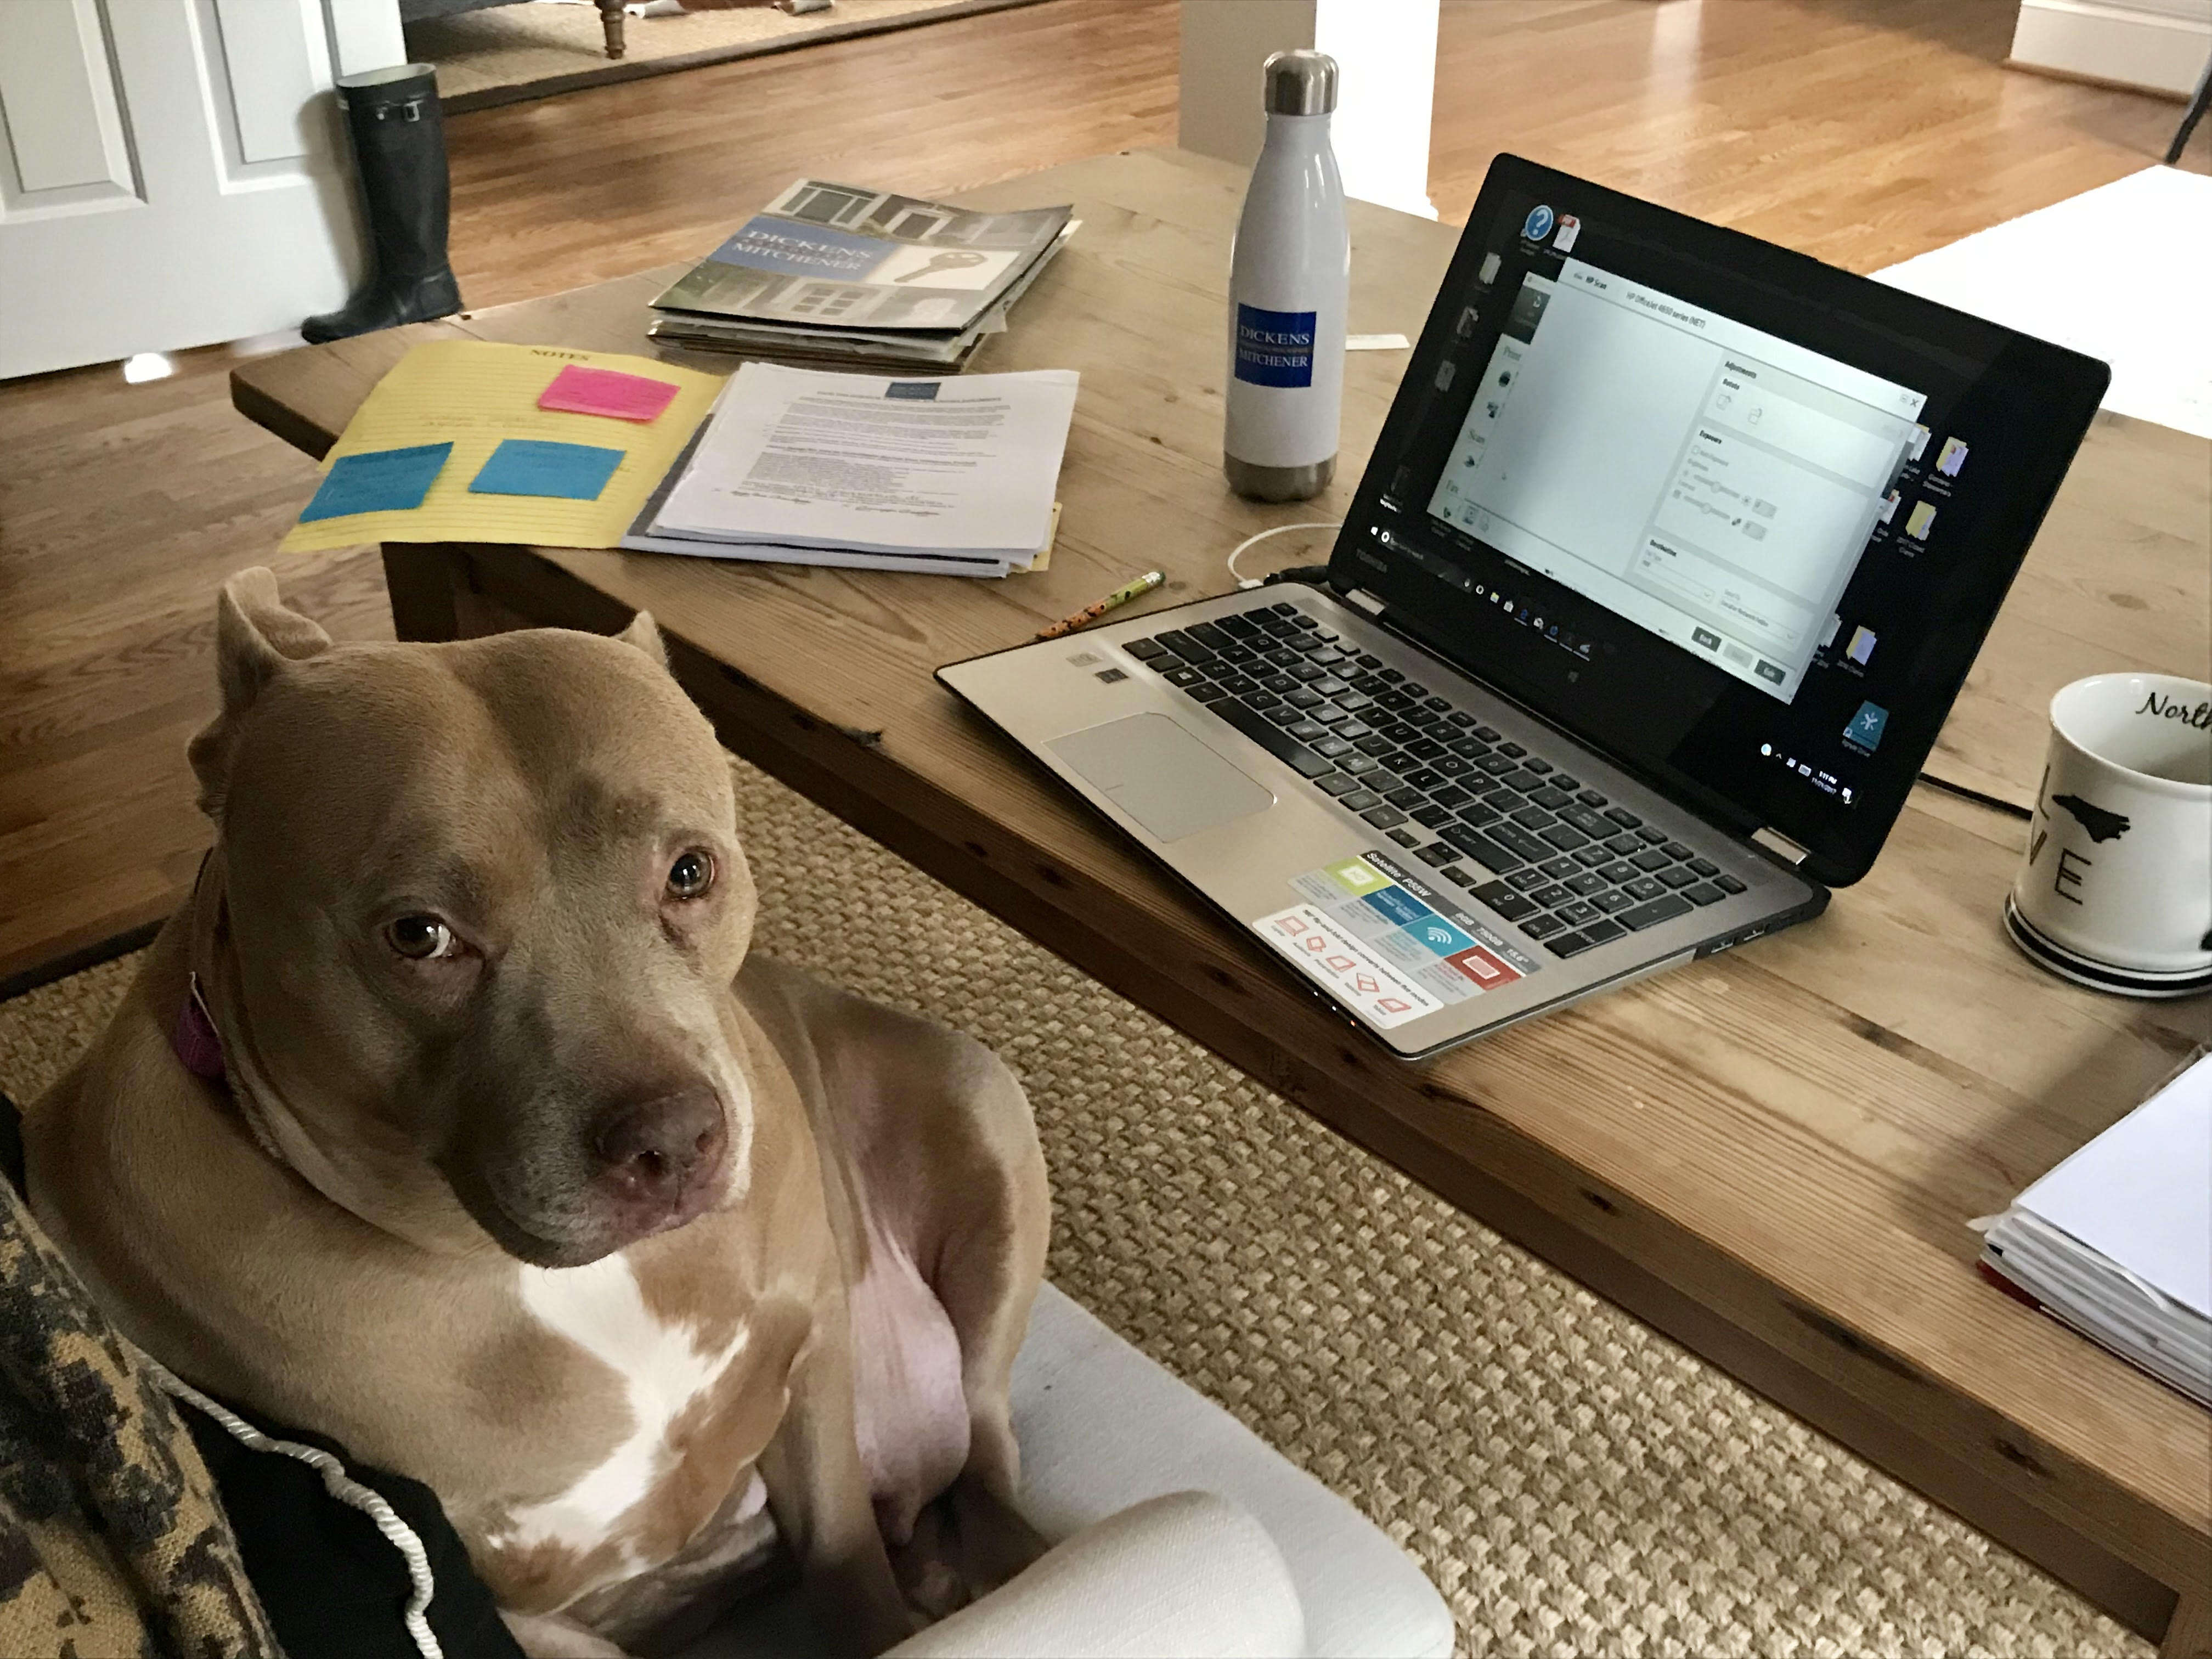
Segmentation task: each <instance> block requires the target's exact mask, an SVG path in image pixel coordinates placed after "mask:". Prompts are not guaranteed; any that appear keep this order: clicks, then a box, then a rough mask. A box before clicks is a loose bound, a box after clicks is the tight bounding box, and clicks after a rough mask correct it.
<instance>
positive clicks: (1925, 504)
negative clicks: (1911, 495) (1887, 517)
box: [1905, 501, 1936, 542]
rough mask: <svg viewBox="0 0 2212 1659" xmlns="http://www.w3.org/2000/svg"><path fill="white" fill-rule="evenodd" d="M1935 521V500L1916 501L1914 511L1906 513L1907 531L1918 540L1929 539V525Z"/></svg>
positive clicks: (1907, 533)
mask: <svg viewBox="0 0 2212 1659" xmlns="http://www.w3.org/2000/svg"><path fill="white" fill-rule="evenodd" d="M1935 522H1936V504H1935V503H1934V502H1933V501H1915V502H1913V504H1912V511H1911V513H1907V514H1906V515H1905V534H1906V535H1908V536H1910V537H1911V538H1912V539H1913V540H1915V541H1917V542H1924V541H1926V540H1927V539H1928V532H1929V526H1932V525H1934V524H1935Z"/></svg>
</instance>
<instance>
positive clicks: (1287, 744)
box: [1121, 603, 1744, 957]
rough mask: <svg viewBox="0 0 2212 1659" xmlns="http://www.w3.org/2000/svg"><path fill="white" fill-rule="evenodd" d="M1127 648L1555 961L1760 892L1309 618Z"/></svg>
mask: <svg viewBox="0 0 2212 1659" xmlns="http://www.w3.org/2000/svg"><path fill="white" fill-rule="evenodd" d="M1121 648H1122V649H1123V650H1124V651H1126V652H1127V653H1129V654H1130V655H1131V656H1133V657H1134V658H1136V659H1138V660H1139V661H1140V662H1142V663H1143V664H1144V665H1146V667H1148V668H1150V669H1152V671H1154V672H1155V673H1157V674H1158V675H1159V676H1160V677H1161V678H1164V679H1165V680H1166V681H1167V683H1168V684H1170V685H1173V686H1176V687H1177V688H1179V689H1180V690H1182V692H1183V694H1184V695H1185V696H1188V697H1190V698H1192V699H1194V701H1196V702H1199V703H1200V704H1203V705H1204V706H1205V708H1206V709H1207V711H1208V712H1210V713H1212V714H1214V715H1216V716H1218V718H1219V719H1221V720H1224V721H1225V722H1227V723H1228V724H1229V725H1231V726H1234V727H1235V728H1236V729H1237V731H1239V732H1243V734H1244V735H1245V736H1246V737H1248V738H1251V739H1252V741H1253V742H1255V743H1256V744H1259V745H1260V746H1261V748H1262V749H1265V750H1267V752H1268V753H1269V754H1271V755H1273V756H1274V757H1276V758H1277V759H1278V760H1280V761H1282V762H1284V763H1285V764H1286V765H1288V766H1290V767H1291V769H1293V770H1295V771H1296V772H1297V774H1298V775H1299V776H1301V777H1302V778H1304V780H1305V781H1306V782H1307V783H1308V784H1309V785H1310V787H1312V788H1314V789H1316V790H1317V791H1318V792H1320V793H1322V794H1323V795H1326V796H1328V797H1330V798H1331V799H1334V801H1335V802H1336V804H1337V805H1340V806H1342V807H1344V808H1346V810H1347V811H1352V812H1356V813H1358V815H1359V816H1360V817H1362V818H1364V820H1366V822H1368V823H1370V824H1372V825H1374V826H1375V828H1376V829H1379V830H1381V831H1383V833H1384V834H1385V835H1387V836H1389V838H1390V839H1391V840H1392V841H1393V842H1396V843H1397V844H1398V845H1399V846H1401V847H1402V848H1406V849H1407V852H1409V853H1410V854H1412V855H1413V857H1414V858H1416V859H1419V860H1421V861H1422V862H1423V863H1424V864H1425V865H1428V866H1431V868H1433V869H1435V870H1437V872H1439V873H1440V874H1442V875H1443V876H1444V877H1445V878H1448V879H1449V880H1451V881H1453V882H1455V883H1456V884H1459V885H1460V886H1461V887H1462V888H1465V889H1466V890H1468V892H1470V893H1472V894H1473V895H1474V896H1475V897H1476V898H1477V899H1479V900H1480V901H1481V902H1483V903H1484V904H1485V905H1486V906H1487V907H1488V908H1490V909H1491V910H1492V912H1494V913H1495V914H1496V915H1498V916H1500V917H1502V918H1503V919H1504V921H1508V922H1510V923H1511V924H1512V925H1513V926H1514V927H1516V928H1518V929H1519V930H1520V932H1521V933H1522V934H1524V935H1525V936H1527V937H1528V939H1533V940H1534V941H1535V942H1536V943H1537V944H1539V945H1541V946H1542V947H1543V948H1544V949H1545V950H1546V951H1549V952H1550V953H1551V954H1552V955H1553V956H1556V957H1572V956H1577V955H1579V954H1580V953H1581V952H1583V951H1587V950H1589V949H1591V948H1592V947H1593V946H1595V945H1603V944H1605V943H1606V942H1607V941H1608V940H1610V939H1620V938H1621V937H1623V936H1624V935H1626V934H1627V933H1636V932H1640V931H1642V930H1643V929H1644V928H1647V927H1657V926H1658V925H1659V924H1660V923H1661V922H1663V921H1673V920H1674V918H1675V917H1677V916H1684V915H1689V914H1690V913H1691V912H1692V911H1693V910H1695V909H1698V908H1700V907H1702V906H1705V905H1708V904H1717V903H1719V902H1721V901H1722V900H1723V899H1724V898H1727V897H1728V896H1730V895H1731V894H1735V893H1741V892H1742V891H1743V890H1744V884H1743V883H1742V882H1741V881H1739V880H1737V879H1736V878H1735V877H1734V876H1731V875H1729V874H1727V873H1726V872H1723V870H1722V869H1721V868H1720V866H1718V865H1717V864H1715V863H1714V862H1713V861H1712V860H1710V859H1707V858H1705V857H1703V856H1702V855H1700V854H1699V852H1698V851H1697V850H1696V849H1695V848H1692V847H1691V846H1689V845H1688V844H1687V843H1686V842H1680V841H1676V840H1674V839H1672V838H1671V837H1670V836H1668V834H1667V833H1666V832H1665V831H1664V830H1662V829H1655V828H1653V827H1652V826H1651V825H1650V824H1648V823H1645V822H1644V820H1643V819H1642V818H1641V817H1638V816H1637V814H1635V813H1634V812H1632V811H1629V810H1628V809H1627V808H1626V807H1625V806H1620V805H1615V804H1614V803H1613V802H1612V801H1610V800H1608V799H1607V798H1606V796H1605V794H1604V793H1602V792H1601V791H1600V790H1596V789H1591V788H1586V787H1584V786H1583V782H1582V781H1581V780H1580V779H1578V778H1577V777H1575V776H1574V775H1572V774H1571V773H1570V772H1569V771H1568V770H1567V769H1565V768H1564V767H1562V766H1560V765H1559V764H1557V763H1555V762H1553V761H1551V760H1548V759H1547V758H1546V757H1543V756H1541V755H1539V754H1536V753H1534V752H1533V751H1532V750H1529V749H1528V747H1527V746H1526V745H1525V744H1519V743H1516V742H1513V741H1510V739H1508V738H1506V737H1505V736H1504V734H1503V733H1502V732H1498V730H1497V728H1496V727H1494V726H1487V725H1486V724H1484V723H1483V722H1482V721H1481V720H1479V719H1477V718H1476V717H1475V716H1474V715H1473V714H1469V713H1468V712H1467V711H1466V710H1464V709H1461V708H1455V707H1453V705H1452V702H1451V700H1450V699H1449V698H1448V697H1444V696H1438V695H1437V694H1436V693H1435V692H1432V691H1431V690H1429V688H1428V687H1426V686H1425V685H1422V684H1419V683H1418V682H1416V681H1413V680H1411V679H1408V678H1407V677H1406V676H1405V675H1404V674H1403V673H1401V672H1400V671H1398V670H1397V669H1395V668H1390V667H1386V666H1385V665H1384V664H1383V659H1381V658H1379V657H1376V656H1373V655H1370V654H1368V653H1363V652H1361V651H1360V650H1359V649H1358V647H1357V646H1355V645H1352V644H1347V643H1346V641H1344V640H1343V639H1342V638H1341V637H1340V636H1339V635H1335V634H1334V633H1331V632H1330V631H1329V630H1328V629H1326V628H1324V627H1322V625H1321V623H1319V622H1317V621H1316V620H1315V618H1313V617H1310V616H1308V615H1307V614H1306V613H1305V612H1304V611H1301V610H1299V609H1298V607H1297V606H1296V605H1291V604H1288V603H1282V604H1277V605H1267V606H1263V607H1261V608H1258V609H1255V610H1251V611H1239V612H1237V613H1236V614H1235V615H1232V616H1227V617H1215V618H1214V619H1213V620H1212V622H1202V623H1191V624H1190V625H1189V626H1188V627H1186V628H1176V629H1168V630H1166V631H1165V632H1164V633H1160V634H1156V635H1152V637H1150V638H1148V639H1138V640H1126V641H1122V642H1121ZM1471 865H1474V866H1482V867H1481V868H1480V869H1478V868H1473V867H1470V866H1471Z"/></svg>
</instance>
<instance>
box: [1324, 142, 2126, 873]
mask: <svg viewBox="0 0 2212 1659" xmlns="http://www.w3.org/2000/svg"><path fill="white" fill-rule="evenodd" d="M2102 386H2103V368H2102V366H2101V365H2099V364H2094V363H2093V362H2090V361H2089V360H2087V359H2085V358H2081V357H2078V356H2075V355H2074V354H2071V353H2067V352H2063V351H2061V350H2059V349H2057V348H2056V347H2050V346H2045V345H2042V344H2041V343H2038V342H2033V341H2029V340H2027V339H2025V338H2024V337H2020V336H2016V335H2014V334H2011V333H2010V332H2008V331H2005V330H2002V329H2000V328H1997V327H1996V326H1995V325H1990V324H1987V323H1984V322H1981V321H1979V320H1978V319H1972V318H1968V317H1964V316H1961V315H1960V314H1959V313H1954V312H1951V311H1948V310H1946V309H1944V308H1943V307H1937V306H1935V305H1932V304H1930V303H1929V302H1927V301H1921V300H1918V299H1917V298H1914V297H1912V296H1910V295H1904V294H1902V293H1899V292H1897V291H1894V290H1892V289H1886V288H1883V287H1881V285H1879V284H1876V283H1871V282H1869V281H1866V280H1865V279H1863V278H1859V277H1854V276H1848V275H1846V274H1844V273H1843V272H1841V271H1838V270H1832V269H1831V268H1829V267H1826V266H1824V265H1821V264H1817V263H1816V262H1814V261H1813V260H1810V259H1807V258H1802V257H1801V256H1798V255H1795V254H1790V253H1787V252H1784V251H1783V250H1781V249H1778V248H1775V247H1772V246H1769V245H1767V244H1765V243H1761V242H1758V241H1755V240H1753V239H1751V238H1748V237H1745V236H1741V235H1739V234H1735V233H1733V232H1729V231H1723V230H1720V229H1718V228H1715V227H1711V226H1708V225H1704V224H1700V223H1699V222H1696V221H1694V220H1690V219H1686V218H1684V217H1682V216H1679V215H1675V214H1672V213H1668V212H1667V211H1665V210H1661V209H1658V208H1656V207H1652V206H1650V204H1644V203H1639V202H1636V201H1633V200H1632V199H1631V198H1629V197H1622V196H1619V195H1617V194H1615V193H1613V192H1612V191H1604V190H1601V189H1600V188H1599V187H1597V186H1595V185H1589V184H1587V183H1584V182H1583V181H1581V180H1578V179H1571V178H1570V177H1568V176H1567V175H1565V174H1561V173H1552V172H1549V171H1547V170H1546V169H1542V168H1538V167H1533V166H1531V165H1530V164H1528V163H1527V162H1523V161H1518V160H1516V158H1512V157H1501V158H1500V159H1499V161H1498V163H1497V164H1496V166H1495V167H1493V168H1492V173H1491V175H1490V179H1489V181H1488V182H1487V184H1486V186H1485V188H1484V191H1483V193H1482V197H1481V198H1480V201H1479V202H1478V203H1477V204H1476V207H1475V211H1474V216H1472V217H1471V218H1470V220H1469V222H1468V229H1467V232H1466V234H1465V236H1464V238H1463V239H1462V243H1461V246H1460V249H1459V252H1458V254H1457V256H1456V257H1455V260H1454V262H1453V267H1452V270H1451V272H1450V274H1449V276H1448V277H1447V278H1446V281H1445V284H1444V288H1443V292H1442V294H1441V295H1439V298H1438V301H1437V306H1436V308H1435V310H1434V311H1433V312H1432V313H1431V317H1430V320H1429V325H1428V327H1427V329H1426V331H1425V333H1424V335H1423V337H1422V340H1421V343H1420V346H1419V349H1418V350H1417V351H1416V353H1415V356H1414V358H1413V362H1412V364H1411V365H1410V366H1409V368H1408V370H1407V378H1406V380H1405V381H1404V383H1403V384H1402V385H1401V387H1400V390H1399V393H1398V397H1397V399H1396V402H1395V404H1394V406H1393V408H1392V410H1391V414H1390V417H1389V422H1387V423H1386V425H1385V428H1384V431H1383V437H1382V439H1381V441H1379V442H1378V444H1377V446H1376V452H1375V458H1374V461H1373V463H1372V464H1371V465H1370V467H1369V469H1368V472H1367V477H1366V478H1365V479H1364V481H1363V483H1362V484H1361V487H1360V491H1359V495H1358V500H1357V501H1356V502H1355V505H1354V508H1353V513H1352V517H1351V518H1350V520H1348V521H1347V525H1346V535H1345V536H1344V538H1342V540H1341V541H1340V544H1339V548H1338V553H1337V559H1336V563H1335V566H1334V568H1333V570H1332V575H1333V577H1334V578H1335V579H1336V580H1339V581H1340V582H1341V583H1342V584H1343V585H1345V586H1358V587H1364V588H1365V589H1367V590H1368V591H1370V592H1372V593H1374V594H1376V596H1377V597H1379V598H1382V599H1385V600H1387V601H1388V602H1389V604H1390V605H1391V613H1390V614H1391V618H1392V620H1393V621H1394V622H1399V623H1401V624H1404V625H1407V627H1409V629H1411V630H1412V631H1414V632H1416V633H1419V634H1420V635H1424V636H1425V637H1426V638H1427V639H1428V640H1429V641H1430V642H1431V644H1433V645H1435V646H1436V647H1437V648H1438V649H1439V650H1440V651H1442V652H1443V654H1446V655H1448V656H1450V657H1452V658H1454V659H1457V660H1459V661H1461V662H1462V664H1464V665H1466V666H1468V668H1469V669H1471V670H1472V671H1474V672H1475V673H1476V674H1477V675H1479V676H1480V678H1484V679H1486V680H1487V681H1489V682H1491V683H1492V684H1496V685H1498V686H1499V688H1500V689H1502V690H1506V691H1507V692H1509V693H1510V694H1511V695H1514V696H1516V697H1518V698H1520V700H1522V702H1527V703H1528V705H1529V706H1530V707H1532V708H1534V709H1535V710H1536V711H1537V712H1538V713H1540V714H1544V715H1545V716H1547V718H1550V719H1552V720H1555V721H1556V722H1557V723H1559V724H1560V725H1562V726H1565V727H1567V728H1568V729H1569V730H1571V731H1574V732H1577V733H1578V734H1580V735H1583V736H1586V737H1587V738H1589V739H1590V740H1591V741H1593V742H1594V743H1596V744H1598V745H1599V746H1600V747H1601V748H1603V749H1605V750H1607V751H1608V752H1609V753H1612V754H1613V755H1614V756H1615V757H1616V758H1620V759H1622V760H1624V761H1626V762H1627V763H1630V764H1631V765H1632V766H1635V767H1637V768H1638V769H1640V770H1644V771H1645V772H1646V773H1647V774H1648V775H1651V776H1652V777H1653V778H1654V781H1658V782H1660V783H1661V784H1662V786H1673V789H1674V793H1681V794H1685V795H1686V796H1687V797H1689V798H1690V799H1691V802H1692V805H1699V806H1701V807H1702V808H1704V809H1705V810H1707V811H1709V812H1711V814H1713V815H1714V816H1716V817H1720V818H1722V819H1723V821H1727V822H1729V823H1730V824H1731V827H1735V828H1737V829H1749V828H1752V827H1755V826H1757V825H1760V824H1765V825H1771V826H1772V827H1773V828H1775V829H1779V830H1781V831H1782V832H1783V833H1784V835H1787V836H1790V838H1791V839H1792V840H1794V841H1796V842H1799V843H1800V844H1801V845H1802V846H1805V847H1807V848H1809V849H1811V851H1812V853H1813V854H1814V858H1813V860H1811V861H1810V863H1809V864H1808V869H1810V870H1811V871H1812V872H1814V873H1816V874H1820V875H1821V876H1822V877H1823V878H1825V879H1829V880H1834V881H1846V880H1850V879H1855V878H1857V875H1859V874H1861V873H1863V871H1864V869H1865V868H1866V866H1868V865H1869V864H1870V863H1871V862H1872V860H1873V857H1874V854H1875V851H1876V850H1877V849H1878V848H1879V847H1880V845H1881V840H1882V838H1883V836H1885V835H1886V834H1887V829H1888V827H1889V824H1890V823H1891V822H1892V821H1893V818H1894V817H1895V815H1896V812H1897V811H1898V809H1899V806H1901V805H1902V804H1903V800H1904V798H1905V791H1906V790H1908V789H1909V788H1910V787H1911V781H1912V777H1913V775H1914V774H1915V773H1916V772H1917V769H1918V768H1919V765H1920V763H1921V762H1922V760H1923V758H1924V757H1925V755H1926V753H1927V750H1928V748H1929V745H1930V744H1932V743H1933V741H1934V738H1935V736H1936V730H1937V728H1938V727H1939V726H1940V725H1941V723H1942V719H1943V716H1944V714H1946V713H1947V712H1948V708H1949V707H1950V703H1951V701H1952V699H1953V697H1954V696H1955V695H1956V692H1957V690H1958V686H1959V684H1960V681H1961V680H1962V679H1963V678H1964V675H1965V672H1966V668H1967V666H1968V665H1969V664H1970V663H1971V662H1972V655H1973V652H1974V650H1975V648H1976V647H1978V645H1979V643H1980V641H1981V639H1982V637H1983V635H1984V634H1985V633H1986V631H1987V629H1988V628H1989V625H1990V622H1991V620H1992V619H1993V617H1995V614H1996V608H1997V605H1998V604H1999V603H2000V602H2001V600H2002V597H2003V593H2004V590H2005V587H2006V586H2007V584H2008V582H2009V581H2010V580H2011V577H2012V575H2013V574H2014V572H2015V570H2016V569H2017V568H2018V566H2019V562H2020V560H2021V556H2023V555H2024V554H2025V552H2026V550H2027V544H2028V541H2029V539H2030V538H2032V536H2033V531H2034V527H2035V526H2036V524H2037V523H2038V522H2039V520H2040V519H2041V516H2042V513H2043V511H2044V509H2045V507H2047V506H2048V505H2049V502H2050V500H2051V495H2052V494H2053V493H2054V492H2055V490H2056V489H2057V483H2058V482H2059V479H2060V478H2061V477H2063V473H2064V471H2065V466H2066V463H2067V461H2068V459H2069V458H2070V456H2071V454H2072V453H2073V450H2074V448H2075V445H2076V444H2077V443H2078V442H2079V441H2080V439H2081V434H2082V432H2083V430H2084V429H2085V428H2086V427H2087V422H2088V420H2089V417H2090V416H2091V414H2092V413H2093V410H2094V409H2095V406H2096V402H2097V398H2098V397H2099V395H2100V393H2101V391H2102Z"/></svg>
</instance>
